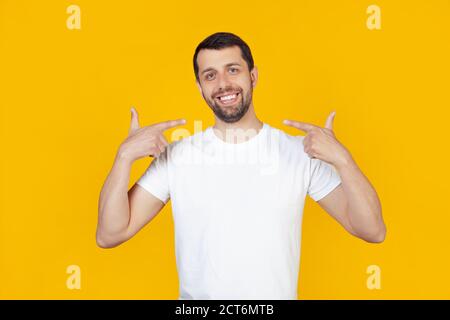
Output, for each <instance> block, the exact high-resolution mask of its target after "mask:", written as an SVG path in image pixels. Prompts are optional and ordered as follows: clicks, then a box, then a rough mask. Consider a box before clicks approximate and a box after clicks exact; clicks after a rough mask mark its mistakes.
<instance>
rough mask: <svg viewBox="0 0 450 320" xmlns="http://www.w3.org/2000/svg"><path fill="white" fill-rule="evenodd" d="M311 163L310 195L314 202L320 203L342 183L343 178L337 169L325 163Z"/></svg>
mask: <svg viewBox="0 0 450 320" xmlns="http://www.w3.org/2000/svg"><path fill="white" fill-rule="evenodd" d="M310 161H311V162H310V182H309V186H308V194H309V196H310V197H311V198H313V200H314V201H319V200H320V199H322V198H323V197H325V196H326V195H327V194H328V193H330V192H331V191H333V189H334V188H336V187H337V186H338V185H339V184H340V183H341V178H340V176H339V174H338V172H337V171H336V169H335V168H334V167H333V166H332V165H330V164H328V163H326V162H325V161H322V160H319V159H310Z"/></svg>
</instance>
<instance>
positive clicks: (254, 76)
mask: <svg viewBox="0 0 450 320" xmlns="http://www.w3.org/2000/svg"><path fill="white" fill-rule="evenodd" d="M250 78H251V79H252V87H253V88H254V87H256V84H257V83H258V68H257V67H256V66H253V69H252V71H250Z"/></svg>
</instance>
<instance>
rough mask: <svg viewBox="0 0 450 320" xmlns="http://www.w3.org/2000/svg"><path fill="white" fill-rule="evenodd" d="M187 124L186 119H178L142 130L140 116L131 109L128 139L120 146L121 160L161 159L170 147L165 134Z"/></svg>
mask: <svg viewBox="0 0 450 320" xmlns="http://www.w3.org/2000/svg"><path fill="white" fill-rule="evenodd" d="M185 123H186V120H185V119H178V120H170V121H164V122H159V123H156V124H153V125H149V126H144V127H142V128H141V127H140V125H139V115H138V113H137V111H136V109H134V108H131V125H130V130H129V132H128V137H127V138H126V139H125V141H124V142H122V144H121V145H120V148H119V152H118V155H119V157H120V158H122V159H126V160H127V161H130V162H134V161H136V160H138V159H140V158H143V157H147V156H151V157H159V155H160V154H161V153H162V152H164V151H165V149H166V147H167V146H168V145H169V143H168V142H167V140H166V138H165V137H164V135H163V132H164V131H165V130H167V129H170V128H173V127H176V126H180V125H183V124H185Z"/></svg>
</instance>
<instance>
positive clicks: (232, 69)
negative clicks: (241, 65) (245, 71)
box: [230, 68, 238, 73]
mask: <svg viewBox="0 0 450 320" xmlns="http://www.w3.org/2000/svg"><path fill="white" fill-rule="evenodd" d="M230 72H231V73H236V72H238V69H237V68H230Z"/></svg>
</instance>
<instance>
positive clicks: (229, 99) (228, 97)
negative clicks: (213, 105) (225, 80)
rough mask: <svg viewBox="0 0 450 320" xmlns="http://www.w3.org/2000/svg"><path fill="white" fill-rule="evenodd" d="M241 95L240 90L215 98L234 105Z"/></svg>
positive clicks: (225, 103)
mask: <svg viewBox="0 0 450 320" xmlns="http://www.w3.org/2000/svg"><path fill="white" fill-rule="evenodd" d="M239 95H240V92H236V93H230V94H224V95H221V96H217V97H216V98H215V99H216V100H217V101H219V102H220V103H221V104H223V105H232V104H234V103H235V102H236V101H237V100H238V98H239Z"/></svg>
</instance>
